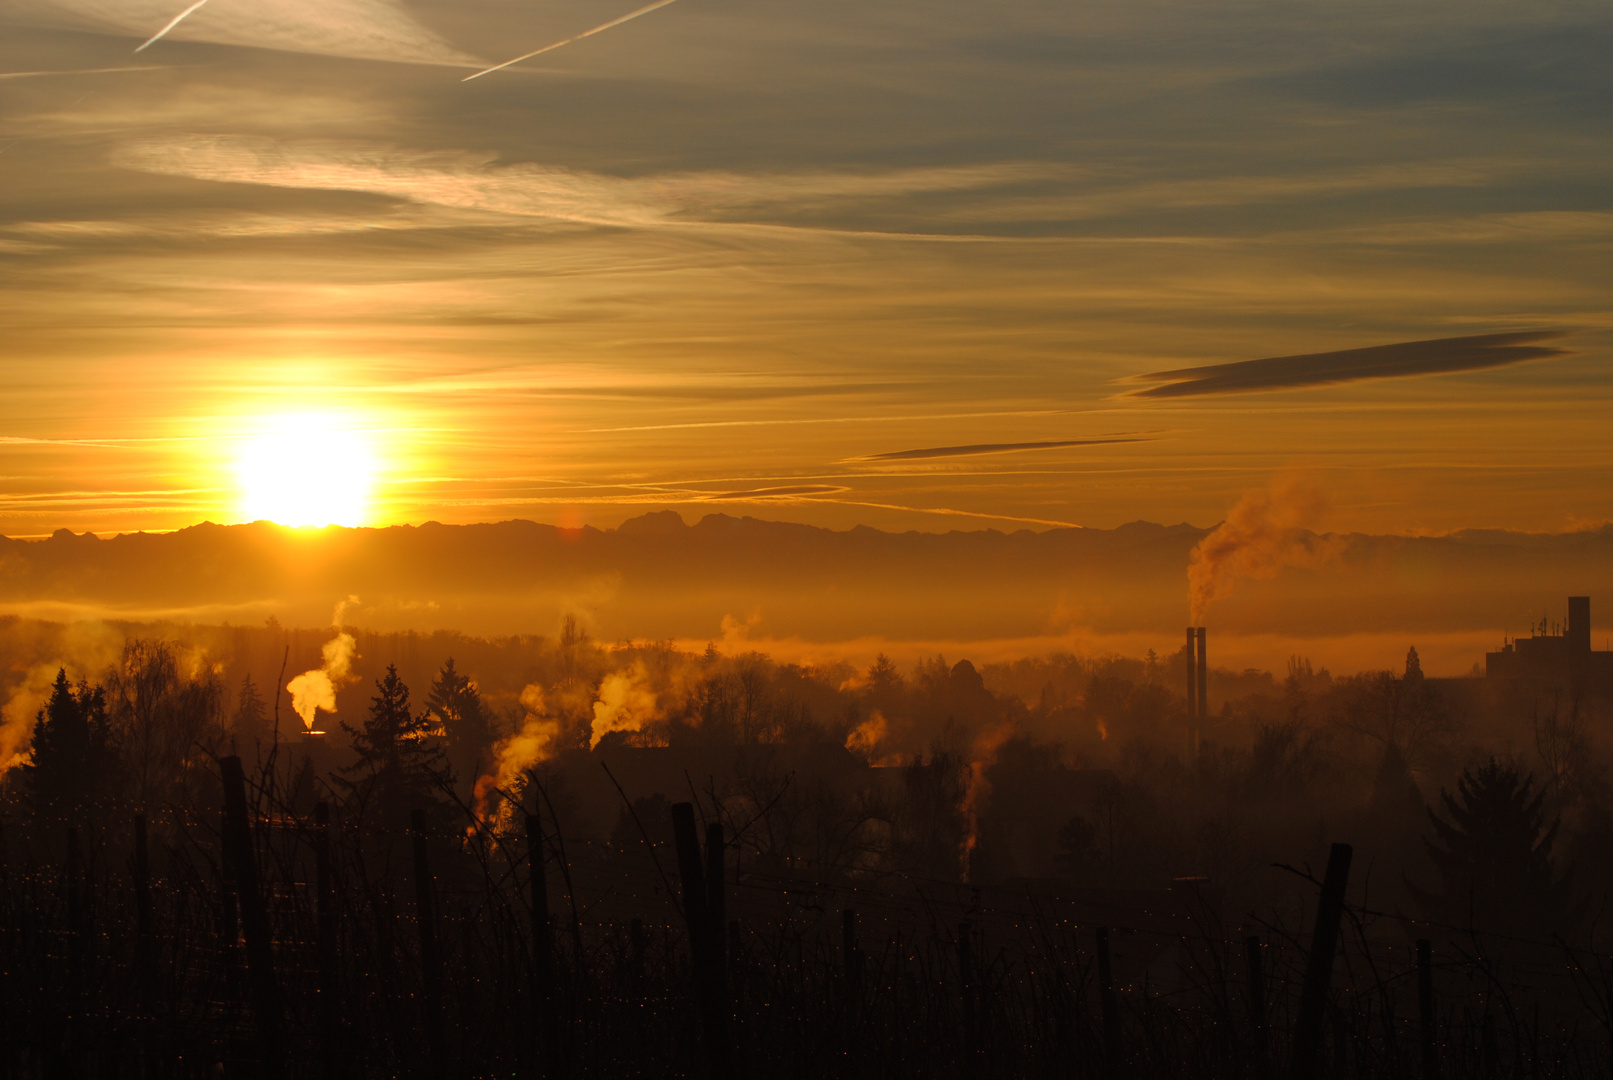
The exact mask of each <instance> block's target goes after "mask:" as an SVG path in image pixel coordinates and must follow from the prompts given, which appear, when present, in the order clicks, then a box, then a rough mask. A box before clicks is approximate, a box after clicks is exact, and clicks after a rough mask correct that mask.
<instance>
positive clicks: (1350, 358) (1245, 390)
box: [1130, 330, 1568, 398]
mask: <svg viewBox="0 0 1613 1080" xmlns="http://www.w3.org/2000/svg"><path fill="white" fill-rule="evenodd" d="M1566 333H1567V331H1563V330H1530V331H1518V332H1515V333H1509V334H1478V335H1475V336H1472V337H1453V338H1433V339H1431V340H1427V341H1402V342H1397V343H1396V344H1393V345H1374V346H1371V347H1369V348H1365V349H1341V350H1339V351H1337V352H1323V353H1305V354H1302V355H1299V356H1274V357H1270V358H1268V359H1265V360H1240V361H1237V362H1235V363H1231V364H1211V365H1209V366H1207V367H1194V368H1178V369H1176V370H1174V371H1155V372H1151V373H1149V374H1147V375H1139V376H1136V377H1135V380H1136V381H1139V382H1153V383H1158V384H1159V385H1158V386H1150V387H1148V388H1147V389H1144V390H1135V391H1133V392H1132V393H1131V395H1130V396H1132V397H1148V398H1174V397H1199V396H1202V395H1206V394H1249V393H1258V392H1260V391H1264V390H1294V389H1299V388H1302V387H1307V386H1331V385H1334V384H1337V383H1347V382H1359V381H1362V380H1365V379H1393V378H1404V377H1406V376H1411V375H1444V374H1449V373H1451V372H1457V371H1482V370H1485V369H1487V368H1497V367H1506V366H1507V365H1509V364H1521V363H1523V362H1525V361H1527V360H1544V359H1548V358H1550V357H1554V356H1566V355H1567V354H1568V350H1567V349H1561V348H1558V347H1556V346H1554V345H1538V344H1535V343H1536V342H1540V341H1551V340H1554V339H1556V338H1560V337H1564V336H1565V335H1566Z"/></svg>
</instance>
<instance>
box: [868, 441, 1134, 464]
mask: <svg viewBox="0 0 1613 1080" xmlns="http://www.w3.org/2000/svg"><path fill="white" fill-rule="evenodd" d="M1153 441H1154V440H1153V438H1152V437H1151V436H1148V435H1105V436H1102V437H1100V438H1096V439H1054V440H1051V441H1048V442H1017V443H974V444H972V445H969V446H932V447H928V448H926V449H923V450H895V451H892V452H891V453H888V454H870V455H869V456H868V457H865V458H857V459H855V460H858V461H915V460H919V459H922V458H948V457H978V456H981V455H984V454H1017V453H1019V452H1020V451H1022V450H1058V449H1062V448H1063V447H1066V446H1107V445H1109V444H1111V443H1136V442H1153Z"/></svg>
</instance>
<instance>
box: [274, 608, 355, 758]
mask: <svg viewBox="0 0 1613 1080" xmlns="http://www.w3.org/2000/svg"><path fill="white" fill-rule="evenodd" d="M356 603H358V597H356V596H349V597H348V598H347V599H346V600H343V601H342V602H341V603H339V604H337V605H336V612H335V614H334V615H333V616H332V617H331V622H332V624H333V625H334V626H335V627H336V636H335V637H333V638H331V639H330V640H329V641H327V642H325V645H324V648H323V649H321V650H320V651H321V653H322V654H323V659H324V663H322V664H321V665H320V666H319V667H317V668H315V669H314V670H312V671H305V672H303V673H302V674H301V675H298V676H297V677H296V678H295V679H292V680H291V681H290V682H288V683H287V684H286V690H287V692H289V693H290V694H291V708H292V710H293V711H295V712H296V714H297V715H298V716H299V717H301V718H302V723H303V727H305V728H307V729H308V730H309V731H312V730H314V719H315V716H316V714H317V712H318V711H319V710H320V709H323V710H325V711H326V712H328V713H334V712H335V711H336V691H337V690H340V689H341V688H342V687H343V686H345V685H347V684H348V683H350V682H352V681H353V661H354V660H355V659H356V658H357V657H358V642H357V641H355V640H354V639H353V635H352V634H349V633H348V632H347V631H345V630H343V629H342V617H343V616H344V615H346V614H347V608H348V607H349V605H352V604H356Z"/></svg>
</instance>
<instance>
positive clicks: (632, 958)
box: [627, 919, 644, 987]
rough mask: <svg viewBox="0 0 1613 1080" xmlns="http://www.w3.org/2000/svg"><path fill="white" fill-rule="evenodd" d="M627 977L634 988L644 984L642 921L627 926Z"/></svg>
mask: <svg viewBox="0 0 1613 1080" xmlns="http://www.w3.org/2000/svg"><path fill="white" fill-rule="evenodd" d="M627 977H628V979H629V980H631V981H632V983H633V985H634V986H635V987H637V986H639V985H640V984H642V983H643V982H644V920H643V919H634V920H633V921H632V922H630V923H628V925H627Z"/></svg>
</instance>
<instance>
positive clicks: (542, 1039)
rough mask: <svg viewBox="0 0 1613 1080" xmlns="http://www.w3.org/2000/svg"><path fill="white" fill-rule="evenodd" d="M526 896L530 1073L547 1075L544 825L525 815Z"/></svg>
mask: <svg viewBox="0 0 1613 1080" xmlns="http://www.w3.org/2000/svg"><path fill="white" fill-rule="evenodd" d="M526 865H527V893H528V899H529V900H530V913H531V920H532V1044H531V1054H532V1071H533V1072H534V1073H535V1075H537V1076H548V1075H549V1074H550V1072H551V1064H552V1062H553V1061H554V1060H555V1049H556V1047H555V1041H556V1039H555V1035H556V1030H557V1026H556V1024H555V1022H554V933H553V930H552V929H551V928H550V926H549V876H548V871H547V869H546V867H545V865H544V853H543V822H542V821H541V820H539V818H538V816H537V815H536V814H528V815H526Z"/></svg>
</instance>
